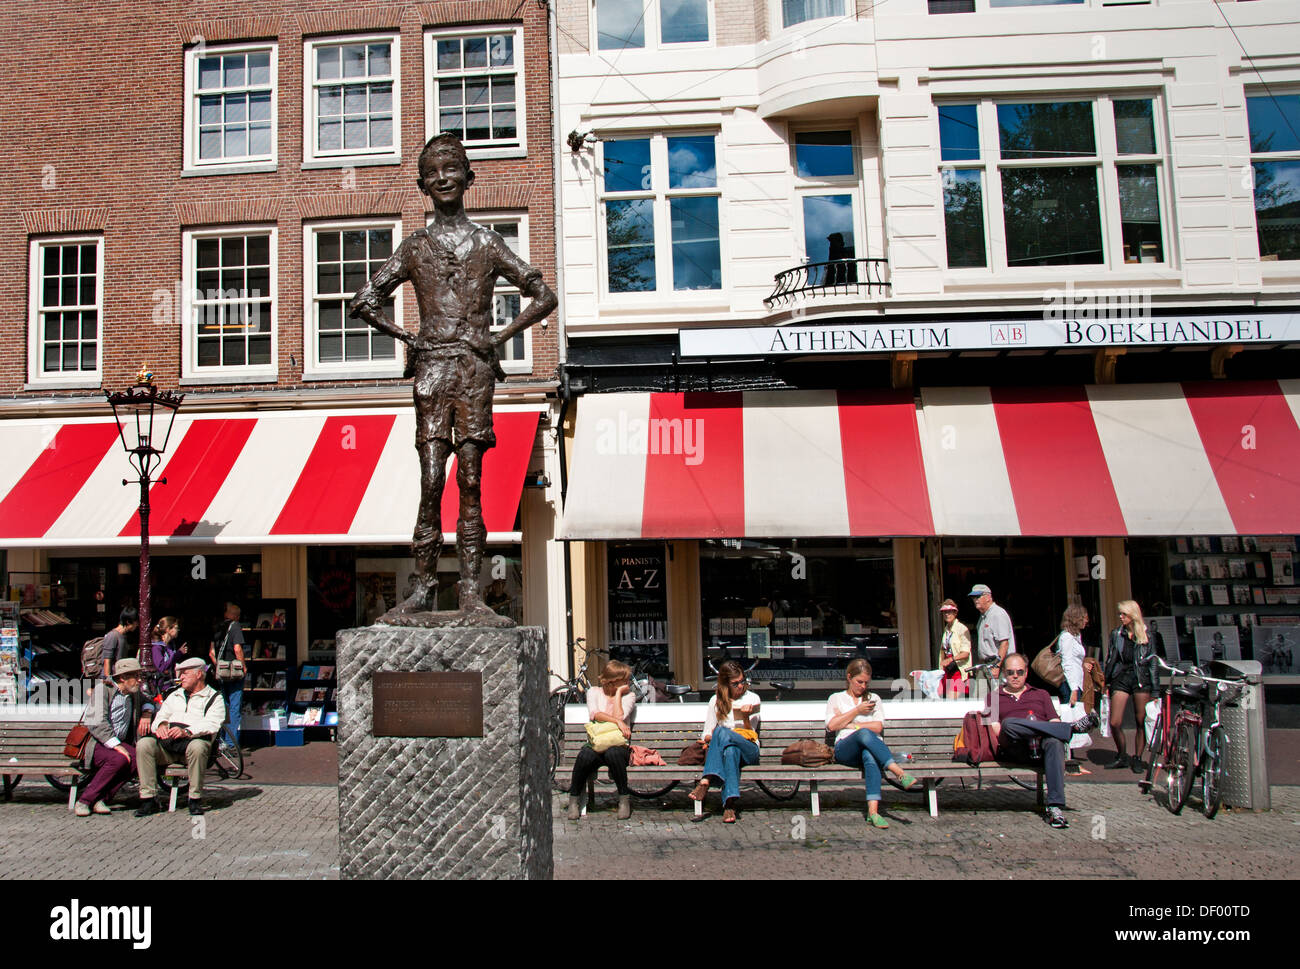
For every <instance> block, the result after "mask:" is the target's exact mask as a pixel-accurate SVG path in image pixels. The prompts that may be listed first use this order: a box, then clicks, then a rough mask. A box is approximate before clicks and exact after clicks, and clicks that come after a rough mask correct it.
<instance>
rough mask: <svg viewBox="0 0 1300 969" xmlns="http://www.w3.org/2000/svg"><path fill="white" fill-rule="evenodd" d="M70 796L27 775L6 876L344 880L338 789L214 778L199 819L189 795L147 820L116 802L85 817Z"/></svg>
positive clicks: (8, 821) (5, 844)
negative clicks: (108, 810)
mask: <svg viewBox="0 0 1300 969" xmlns="http://www.w3.org/2000/svg"><path fill="white" fill-rule="evenodd" d="M67 800H68V799H67V795H60V794H59V792H58V791H56V790H54V788H53V787H51V786H50V785H49V784H47V783H46V782H45V781H44V780H38V779H35V778H24V779H23V781H22V783H21V784H20V785H19V786H18V788H17V789H16V790H15V791H14V793H13V800H12V801H11V802H9V803H0V879H9V878H22V879H61V878H75V879H97V878H123V877H130V878H140V879H149V878H153V877H155V876H158V875H164V874H171V875H179V876H182V877H185V878H194V879H202V878H291V879H313V878H338V877H339V833H338V814H339V807H338V791H337V789H336V788H334V787H319V786H317V787H305V786H303V787H290V786H267V787H259V786H258V785H256V784H234V783H225V784H208V785H207V787H206V790H205V791H204V802H205V803H206V805H207V807H208V809H209V810H208V811H207V813H206V814H204V815H203V816H202V817H196V818H192V817H190V814H189V812H188V811H187V810H186V809H185V800H184V797H183V796H182V798H181V801H180V806H179V808H178V809H177V811H176V812H175V813H173V814H167V813H163V814H155V815H153V816H152V817H147V818H137V817H135V811H134V809H133V806H132V807H121V806H116V805H115V806H114V808H115V809H114V811H113V813H112V814H111V815H108V816H106V817H105V816H92V817H89V818H78V817H76V816H74V815H72V814H70V813H69V812H68V810H67ZM105 846H111V848H112V850H106V849H105ZM124 864H125V865H128V866H129V867H128V868H126V869H124V868H123V865H124Z"/></svg>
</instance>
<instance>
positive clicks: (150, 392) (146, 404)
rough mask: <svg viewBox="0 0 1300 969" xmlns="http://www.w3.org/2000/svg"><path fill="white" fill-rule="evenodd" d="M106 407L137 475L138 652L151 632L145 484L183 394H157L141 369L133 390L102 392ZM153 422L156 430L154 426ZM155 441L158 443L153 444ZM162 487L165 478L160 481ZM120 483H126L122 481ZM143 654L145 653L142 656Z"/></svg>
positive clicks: (150, 378) (148, 375) (159, 457)
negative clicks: (105, 399)
mask: <svg viewBox="0 0 1300 969" xmlns="http://www.w3.org/2000/svg"><path fill="white" fill-rule="evenodd" d="M104 396H105V397H107V398H108V405H109V406H110V407H112V408H113V419H114V420H115V421H117V432H118V435H119V436H120V437H121V438H122V447H124V448H125V449H126V453H127V457H128V458H129V459H130V461H131V464H132V465H133V466H134V467H135V469H136V471H137V472H138V474H139V482H140V649H141V652H142V653H143V651H144V650H146V649H147V648H148V646H149V645H150V639H149V636H150V634H151V633H152V632H153V629H152V625H153V623H152V616H150V614H149V613H150V610H149V485H150V484H152V483H153V482H152V480H151V476H152V473H153V471H154V470H155V469H156V468H157V467H158V464H159V463H160V462H161V461H162V455H163V452H164V451H166V450H167V442H168V440H169V439H170V438H171V435H172V422H173V421H174V420H175V419H176V411H178V410H179V409H180V406H181V401H183V400H184V399H185V395H184V394H178V393H176V392H174V391H171V390H163V391H160V390H159V389H158V388H157V387H155V386H154V384H153V374H152V373H150V372H149V371H148V370H147V369H145V368H141V370H140V373H139V374H138V375H137V377H136V383H135V386H134V387H128V388H127V389H126V390H121V391H118V392H117V393H109V392H108V391H104ZM155 418H156V420H157V425H158V426H157V429H156V430H155V427H154V423H155ZM159 438H161V439H162V444H157V443H155V442H157V441H158V440H159ZM162 482H163V484H166V483H167V479H166V478H163V479H162ZM122 484H124V485H126V484H130V482H129V481H128V480H127V479H125V478H123V479H122ZM146 655H147V654H146Z"/></svg>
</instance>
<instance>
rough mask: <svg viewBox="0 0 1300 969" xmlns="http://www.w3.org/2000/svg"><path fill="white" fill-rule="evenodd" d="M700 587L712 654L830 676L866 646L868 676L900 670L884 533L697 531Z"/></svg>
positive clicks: (777, 670)
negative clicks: (797, 535)
mask: <svg viewBox="0 0 1300 969" xmlns="http://www.w3.org/2000/svg"><path fill="white" fill-rule="evenodd" d="M700 588H701V590H702V596H701V598H702V602H701V606H702V610H701V613H702V621H703V625H704V630H703V632H704V645H705V656H706V659H711V660H713V661H714V662H715V663H717V662H719V661H720V660H721V659H723V658H728V657H729V658H733V659H735V658H740V657H746V658H749V659H757V660H758V661H759V666H758V668H759V669H760V670H761V671H762V672H763V674H764V675H766V674H768V673H770V674H772V675H778V674H779V675H781V676H782V677H784V678H786V679H795V680H829V681H838V680H841V679H843V676H844V666H845V664H846V663H847V662H848V661H849V660H851V659H854V658H855V657H858V656H865V657H866V658H867V659H868V660H870V661H871V667H872V673H873V676H874V678H875V679H877V680H882V679H884V680H888V679H893V678H895V677H897V676H898V675H899V641H898V619H897V611H896V608H897V607H896V604H895V598H894V553H893V542H892V541H891V540H890V539H874V538H865V539H864V538H852V539H721V540H710V541H702V542H700ZM711 673H712V671H711V670H709V669H708V668H707V663H706V668H705V670H704V674H705V675H706V676H708V675H711Z"/></svg>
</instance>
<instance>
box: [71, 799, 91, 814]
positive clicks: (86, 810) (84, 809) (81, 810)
mask: <svg viewBox="0 0 1300 969" xmlns="http://www.w3.org/2000/svg"><path fill="white" fill-rule="evenodd" d="M72 813H73V814H75V815H76V816H77V817H79V818H88V817H90V805H88V804H84V803H83V802H81V801H78V802H77V805H76V807H74V808H73V809H72Z"/></svg>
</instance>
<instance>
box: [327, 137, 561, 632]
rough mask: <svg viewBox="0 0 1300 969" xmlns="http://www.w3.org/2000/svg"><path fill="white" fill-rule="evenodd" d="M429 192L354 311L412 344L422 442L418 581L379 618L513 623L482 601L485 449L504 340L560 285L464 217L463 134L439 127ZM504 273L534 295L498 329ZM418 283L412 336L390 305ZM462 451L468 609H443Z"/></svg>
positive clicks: (463, 604) (491, 440)
mask: <svg viewBox="0 0 1300 969" xmlns="http://www.w3.org/2000/svg"><path fill="white" fill-rule="evenodd" d="M419 168H420V177H419V178H418V179H417V182H418V184H419V186H420V191H421V192H423V193H424V194H425V195H427V196H429V198H430V199H431V200H432V201H433V221H432V222H430V224H429V226H428V228H425V229H419V230H417V231H416V232H413V233H412V234H411V235H410V236H408V237H407V238H406V240H405V241H403V243H402V244H401V245H400V246H398V248H397V251H396V252H394V253H393V255H392V256H391V257H390V258H389V260H388V261H387V262H386V263H384V265H383V266H382V267H380V269H379V271H378V272H376V273H375V275H374V276H373V277H372V278H371V279H370V281H369V282H368V283H366V285H365V286H364V287H363V288H362V290H361V291H360V292H359V293H357V295H356V297H355V298H354V299H353V300H352V303H351V306H350V307H349V315H351V316H353V317H356V318H359V319H362V320H364V321H365V322H366V323H368V324H370V325H371V326H372V327H374V328H375V329H376V330H379V331H380V332H381V333H387V334H388V335H390V336H392V337H395V338H396V339H398V340H401V341H402V342H403V343H405V344H406V348H407V349H406V353H407V366H406V370H407V376H413V377H414V378H415V379H414V385H413V390H414V394H415V415H416V425H415V448H416V451H417V452H419V455H420V511H419V516H418V517H417V519H416V523H415V537H414V539H413V541H412V543H411V549H412V552H413V553H414V555H415V571H416V574H415V591H414V593H413V594H412V595H411V596H410V597H409V598H408V599H406V601H404V602H401V603H399V604H398V605H396V606H395V607H393V608H392V609H390V610H389V611H388V612H386V613H385V614H384V615H383V616H382V617H380V619H379V620H378V621H379V622H381V623H388V624H392V625H419V626H426V625H427V626H433V625H465V626H478V625H484V626H503V625H504V626H509V625H513V623H511V622H510V620H509V619H506V618H505V617H502V616H499V615H498V614H497V613H495V612H493V611H492V610H491V609H489V608H488V606H487V605H486V604H485V603H484V602H483V599H482V597H481V596H480V595H479V591H478V579H479V570H480V568H481V565H482V561H483V546H484V544H485V542H486V540H487V530H486V528H485V527H484V525H483V505H482V500H481V498H480V494H479V482H480V478H481V474H482V469H483V452H484V451H486V450H487V449H488V448H490V447H494V446H495V445H496V435H495V434H494V433H493V431H492V392H493V389H494V388H495V384H496V378H497V377H498V376H501V377H504V376H505V374H504V373H503V372H502V370H501V364H500V362H499V361H498V357H497V348H498V347H499V346H501V345H502V344H504V343H506V342H507V341H509V340H510V339H511V338H512V337H514V335H515V334H517V333H519V332H521V331H523V330H525V329H527V328H528V327H530V326H532V325H533V324H534V323H536V322H538V321H539V320H542V319H544V318H545V317H546V316H547V314H549V313H550V312H551V311H552V310H553V309H555V307H556V298H555V293H553V292H552V291H551V288H550V287H549V286H547V285H546V284H545V283H544V282H543V281H542V274H541V272H540V271H539V270H537V269H535V268H533V267H532V266H530V265H528V263H526V262H524V261H523V260H522V259H520V258H519V257H518V256H517V255H515V254H514V253H513V252H511V251H510V248H509V247H508V246H507V245H506V243H505V241H504V240H503V239H502V238H501V236H499V235H497V233H495V232H493V231H492V230H491V229H486V228H484V227H483V226H481V225H476V224H475V223H473V222H471V221H470V220H469V219H468V218H466V216H465V204H464V199H465V191H466V189H468V188H469V187H470V186H471V185H472V184H474V172H473V170H472V169H471V168H470V165H469V158H468V156H467V155H466V154H465V149H464V147H462V145H461V143H460V139H459V138H457V137H456V136H455V135H450V134H442V135H437V136H435V137H433V138H430V139H429V142H428V144H426V145H425V146H424V150H423V151H422V152H421V153H420V162H419ZM498 277H502V278H504V279H506V280H508V281H509V282H510V283H512V284H513V285H515V286H517V287H519V291H520V292H521V293H523V294H524V295H525V296H528V297H531V299H532V302H531V303H529V304H528V306H526V307H525V308H524V309H523V310H522V311H521V312H520V313H519V315H518V316H516V317H515V319H514V321H513V322H511V323H510V325H508V326H506V327H505V328H504V329H502V330H500V331H498V332H496V333H493V332H492V320H493V288H494V285H495V283H496V280H497V278H498ZM408 279H409V280H410V281H411V284H412V285H413V286H414V287H415V298H416V301H417V302H418V303H419V307H420V328H419V332H418V334H415V335H412V334H411V333H408V332H407V331H406V330H404V329H402V328H401V327H399V326H397V325H396V324H395V323H394V322H393V321H392V320H390V319H389V318H388V317H387V316H386V315H385V314H384V312H383V309H382V306H383V302H384V300H386V299H387V298H388V297H389V296H390V295H391V294H392V293H393V291H394V290H395V289H397V287H398V286H400V285H401V284H402V282H403V281H404V280H408ZM453 451H455V453H456V459H457V460H456V483H457V485H458V486H459V487H460V517H459V519H458V521H457V523H456V553H457V556H458V557H459V559H460V581H459V583H458V584H457V591H458V594H459V603H460V608H459V610H458V611H456V612H453V613H434V612H433V611H432V610H433V609H434V606H435V602H434V599H435V596H436V594H437V586H438V553H439V552H440V551H441V550H442V514H441V511H442V490H443V486H444V484H445V483H446V474H447V472H446V468H447V458H448V457H449V456H450V455H451V453H452V452H453Z"/></svg>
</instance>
